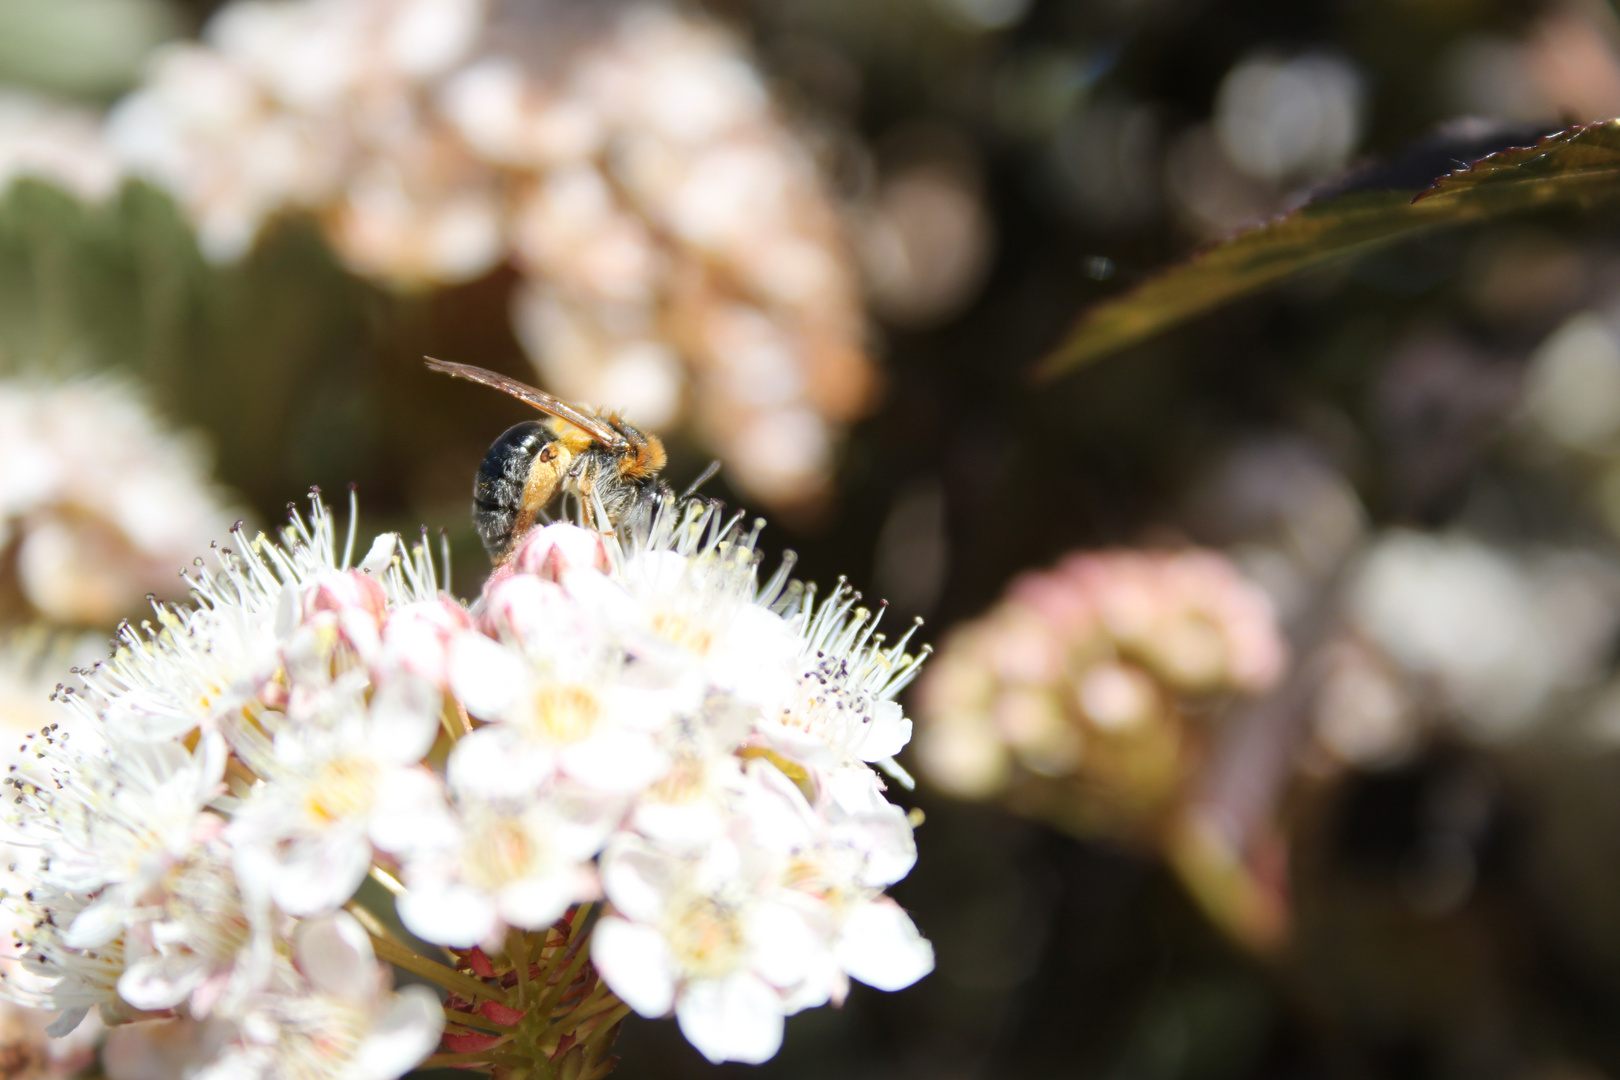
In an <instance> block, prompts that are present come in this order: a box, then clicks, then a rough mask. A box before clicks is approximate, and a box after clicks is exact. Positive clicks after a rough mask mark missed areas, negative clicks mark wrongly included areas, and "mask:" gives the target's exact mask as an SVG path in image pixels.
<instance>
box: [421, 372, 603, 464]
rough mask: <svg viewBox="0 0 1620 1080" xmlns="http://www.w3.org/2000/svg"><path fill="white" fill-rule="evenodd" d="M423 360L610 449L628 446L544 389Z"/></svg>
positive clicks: (495, 374) (596, 419)
mask: <svg viewBox="0 0 1620 1080" xmlns="http://www.w3.org/2000/svg"><path fill="white" fill-rule="evenodd" d="M423 359H424V360H426V361H427V366H428V367H429V368H431V369H433V370H434V371H440V372H443V373H444V374H446V375H450V376H453V377H455V378H457V379H466V380H467V381H468V382H475V383H482V384H483V385H485V386H493V387H494V388H495V389H497V390H499V391H501V392H502V393H505V394H510V395H512V396H513V397H515V398H517V399H518V400H519V401H526V402H528V403H529V404H530V405H533V406H534V407H535V408H537V409H539V410H540V411H541V412H543V413H546V414H547V415H548V416H555V417H557V418H558V419H560V420H566V421H568V422H569V423H570V424H573V425H574V426H575V427H577V428H579V429H580V430H581V431H583V432H585V434H587V435H589V436H590V437H591V438H593V439H595V440H596V441H597V442H599V443H601V444H602V445H603V446H606V447H608V448H609V449H611V450H624V449H626V448H628V447H629V445H630V444H629V442H628V441H626V439H625V437H624V436H623V435H621V434H619V433H618V432H617V431H614V430H613V428H611V427H609V426H608V425H607V424H606V423H604V422H603V421H602V419H601V418H600V417H596V416H592V415H591V414H590V413H587V412H585V411H583V410H581V409H576V408H575V407H574V406H572V405H570V404H568V403H567V402H566V401H562V400H560V399H558V398H555V397H552V396H551V395H550V394H548V393H546V392H545V391H544V390H539V389H536V388H535V387H533V386H530V385H529V384H528V383H521V382H518V381H517V380H516V379H511V378H507V377H506V376H505V375H502V374H500V373H498V372H494V371H489V370H487V369H485V368H481V367H473V366H472V365H471V364H457V363H454V362H453V361H450V360H435V359H434V358H433V357H431V356H425V357H423Z"/></svg>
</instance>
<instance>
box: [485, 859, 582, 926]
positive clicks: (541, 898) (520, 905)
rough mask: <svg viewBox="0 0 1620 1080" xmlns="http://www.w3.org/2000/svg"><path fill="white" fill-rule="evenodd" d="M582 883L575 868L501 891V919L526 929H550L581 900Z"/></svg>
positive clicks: (529, 880) (536, 878) (519, 883)
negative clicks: (575, 902) (573, 904)
mask: <svg viewBox="0 0 1620 1080" xmlns="http://www.w3.org/2000/svg"><path fill="white" fill-rule="evenodd" d="M582 884H583V882H582V880H581V876H580V874H579V873H578V872H577V871H576V868H574V867H568V868H566V869H564V870H563V872H561V873H554V874H546V875H544V876H542V877H533V878H529V879H528V880H526V881H516V882H513V883H512V884H510V885H508V886H506V887H505V888H503V889H502V890H501V893H500V907H501V918H503V919H504V920H505V921H506V922H507V923H508V924H510V925H512V926H516V927H520V928H522V929H524V930H535V929H538V928H540V927H542V926H549V925H551V924H552V923H554V922H556V921H557V918H558V916H560V915H561V914H562V913H563V912H565V911H567V910H568V905H569V904H572V903H573V902H574V901H575V900H577V899H580V898H581V897H580V891H581V885H582Z"/></svg>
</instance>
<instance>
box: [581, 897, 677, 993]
mask: <svg viewBox="0 0 1620 1080" xmlns="http://www.w3.org/2000/svg"><path fill="white" fill-rule="evenodd" d="M591 963H593V964H595V965H596V970H597V972H598V973H599V974H600V975H601V976H602V980H603V981H604V982H606V983H607V984H608V989H610V990H612V991H613V992H614V993H615V994H617V995H619V1000H621V1001H623V1002H624V1003H625V1004H626V1005H628V1006H630V1007H631V1008H632V1009H634V1010H636V1012H638V1013H640V1014H641V1015H642V1016H653V1017H656V1016H663V1015H665V1014H667V1013H668V1012H669V1008H670V1006H671V1005H672V1004H673V1003H674V1001H675V970H674V961H673V959H672V958H671V956H670V955H669V946H668V945H667V944H666V943H665V942H664V938H663V935H662V934H660V933H659V932H658V931H657V930H654V929H653V928H652V927H650V926H638V925H636V924H635V923H632V922H626V921H625V920H624V919H621V918H619V917H618V916H616V915H605V916H603V917H602V918H601V919H600V920H599V921H598V922H597V924H596V929H595V930H594V931H593V932H592V933H591Z"/></svg>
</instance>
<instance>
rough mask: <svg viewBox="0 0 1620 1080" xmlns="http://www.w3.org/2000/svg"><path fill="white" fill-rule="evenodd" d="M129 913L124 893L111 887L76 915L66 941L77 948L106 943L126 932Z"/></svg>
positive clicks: (94, 946)
mask: <svg viewBox="0 0 1620 1080" xmlns="http://www.w3.org/2000/svg"><path fill="white" fill-rule="evenodd" d="M128 914H129V905H128V902H127V901H126V900H125V899H124V896H123V894H122V893H121V892H120V891H119V890H118V889H116V888H110V889H108V890H107V891H106V892H105V893H103V894H102V895H101V896H100V897H98V898H97V899H96V900H95V901H93V902H92V903H91V904H90V906H89V907H87V908H85V909H84V910H83V911H81V912H79V914H78V915H76V916H74V918H73V923H72V925H71V926H69V927H68V932H67V935H66V938H65V941H66V943H67V944H68V945H69V946H71V947H72V948H75V949H94V948H96V947H97V946H99V945H105V944H107V942H109V941H111V940H112V939H113V938H115V937H117V936H118V935H119V934H121V933H123V932H124V922H125V918H126V917H127V916H128Z"/></svg>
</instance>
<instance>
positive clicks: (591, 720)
mask: <svg viewBox="0 0 1620 1080" xmlns="http://www.w3.org/2000/svg"><path fill="white" fill-rule="evenodd" d="M532 704H533V713H532V716H531V721H532V724H533V729H534V732H535V734H537V735H539V736H540V737H541V738H542V739H545V740H546V741H548V742H553V743H576V742H579V741H581V740H583V739H586V738H589V737H590V734H591V732H593V731H595V730H596V725H597V723H598V722H599V721H600V720H601V719H602V702H601V701H600V700H599V699H598V698H597V696H596V694H595V693H594V692H592V691H591V689H590V688H589V687H586V686H581V685H579V684H578V683H547V684H545V685H544V686H541V687H540V689H538V690H536V691H535V693H534V700H533V702H532Z"/></svg>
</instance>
